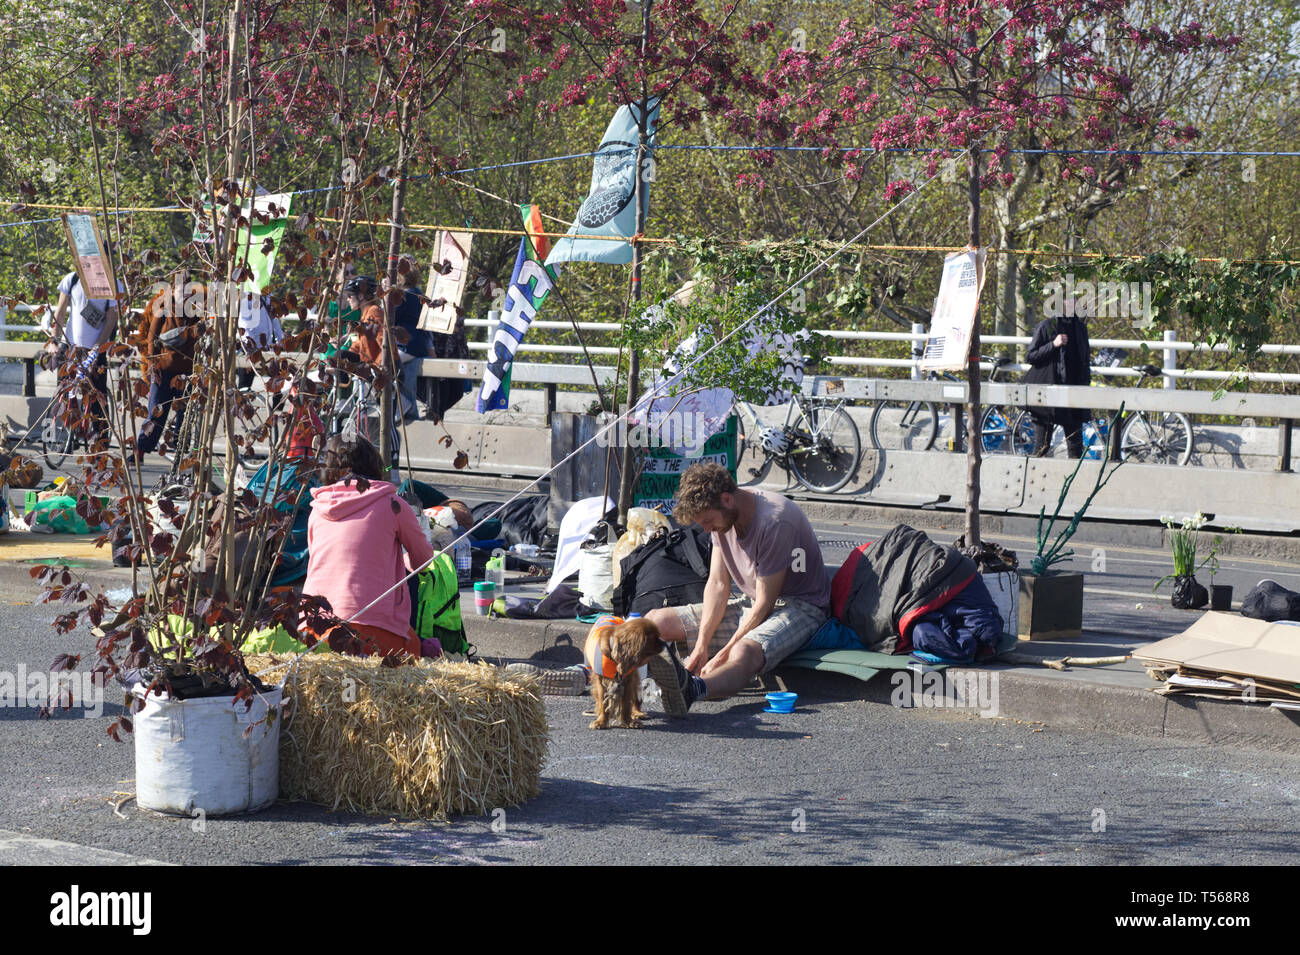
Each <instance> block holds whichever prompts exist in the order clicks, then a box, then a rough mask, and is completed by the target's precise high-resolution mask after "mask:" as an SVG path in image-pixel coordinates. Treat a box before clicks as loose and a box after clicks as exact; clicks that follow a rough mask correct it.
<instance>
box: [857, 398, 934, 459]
mask: <svg viewBox="0 0 1300 955" xmlns="http://www.w3.org/2000/svg"><path fill="white" fill-rule="evenodd" d="M938 433H939V418H938V415H936V414H935V411H934V405H933V404H932V403H930V402H928V401H882V402H879V403H878V404H877V405H876V407H875V410H874V411H872V412H871V443H872V445H873V446H875V447H877V448H879V449H880V450H882V451H889V450H892V451H929V450H930V448H932V447H933V446H934V436H935V435H936V434H938Z"/></svg>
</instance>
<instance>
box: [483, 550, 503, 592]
mask: <svg viewBox="0 0 1300 955" xmlns="http://www.w3.org/2000/svg"><path fill="white" fill-rule="evenodd" d="M485 579H487V580H490V581H492V583H494V584H496V589H497V596H498V597H501V596H504V595H505V592H506V558H505V554H503V553H502V554H497V555H496V556H495V557H489V558H488V562H487V568H486V573H485Z"/></svg>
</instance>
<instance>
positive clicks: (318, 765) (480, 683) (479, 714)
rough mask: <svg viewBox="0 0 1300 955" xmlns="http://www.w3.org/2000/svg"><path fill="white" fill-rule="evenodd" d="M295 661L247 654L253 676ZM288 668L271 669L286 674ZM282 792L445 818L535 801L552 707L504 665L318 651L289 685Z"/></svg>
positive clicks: (339, 805)
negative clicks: (390, 663)
mask: <svg viewBox="0 0 1300 955" xmlns="http://www.w3.org/2000/svg"><path fill="white" fill-rule="evenodd" d="M289 659H292V658H288V657H274V656H270V655H265V656H257V657H249V658H248V666H249V669H250V670H251V671H252V672H254V673H260V672H263V671H266V670H269V669H271V668H272V667H273V666H275V665H276V664H283V663H285V662H287V661H288V660H289ZM285 674H286V670H285V668H283V667H281V668H279V669H276V670H274V671H273V672H272V673H270V674H268V677H269V678H271V679H274V680H282V679H284V678H285ZM285 696H286V698H289V699H291V700H292V701H293V708H294V712H293V713H292V715H291V717H290V718H288V719H286V721H285V726H284V731H283V733H282V735H281V739H280V791H281V795H283V796H284V797H285V798H286V799H301V800H305V801H307V802H314V803H318V804H321V805H324V806H328V807H330V808H331V809H343V808H346V809H350V810H352V811H354V812H364V813H396V814H398V815H401V816H407V817H418V818H422V819H440V820H445V819H446V818H447V817H448V816H450V815H455V814H459V813H479V814H482V813H488V812H491V811H492V810H493V809H496V808H499V807H504V806H517V805H519V804H520V803H522V802H524V801H525V800H527V799H531V798H532V797H533V796H536V795H537V793H538V792H539V790H540V784H539V779H540V777H541V772H542V766H543V765H544V763H545V761H546V746H547V742H548V732H547V722H546V707H545V704H544V703H543V701H542V694H541V689H540V687H539V686H538V685H537V682H536V680H533V679H529V678H520V677H516V676H513V675H512V676H511V677H510V678H509V679H507V678H506V676H505V674H504V673H503V671H501V670H499V669H497V668H496V667H490V666H486V665H479V664H469V663H450V662H443V661H437V660H434V661H421V662H419V663H417V664H413V665H409V666H398V667H385V666H382V665H381V663H380V661H379V660H378V659H377V658H366V657H360V658H359V657H350V656H342V655H339V654H334V653H323V654H310V655H308V656H306V657H304V658H303V659H302V660H301V662H300V663H299V664H298V666H297V667H296V670H295V672H294V676H293V677H292V678H291V679H290V680H289V683H288V685H287V686H286V688H285Z"/></svg>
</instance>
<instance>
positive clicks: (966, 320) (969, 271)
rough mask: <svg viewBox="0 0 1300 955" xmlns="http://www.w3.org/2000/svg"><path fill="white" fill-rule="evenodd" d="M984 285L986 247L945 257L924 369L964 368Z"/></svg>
mask: <svg viewBox="0 0 1300 955" xmlns="http://www.w3.org/2000/svg"><path fill="white" fill-rule="evenodd" d="M983 287H984V250H983V249H980V250H978V251H967V252H954V253H953V254H952V255H949V256H947V257H946V258H945V259H944V260H943V278H942V279H941V280H940V281H939V296H938V298H936V299H935V300H934V315H933V317H932V318H931V319H930V336H929V338H927V339H926V341H925V352H924V354H923V355H922V356H921V370H922V371H965V370H966V363H967V360H968V359H969V357H970V341H971V332H972V331H973V330H974V327H975V312H976V310H977V309H978V308H979V301H980V290H981V289H982V288H983Z"/></svg>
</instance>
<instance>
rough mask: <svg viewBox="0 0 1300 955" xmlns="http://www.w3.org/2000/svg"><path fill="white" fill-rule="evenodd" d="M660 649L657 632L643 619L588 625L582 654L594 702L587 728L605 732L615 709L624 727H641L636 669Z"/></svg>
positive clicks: (642, 715)
mask: <svg viewBox="0 0 1300 955" xmlns="http://www.w3.org/2000/svg"><path fill="white" fill-rule="evenodd" d="M663 648H664V644H663V641H662V640H660V639H659V629H658V628H657V627H656V626H655V625H654V624H653V623H651V622H650V621H649V620H646V619H645V618H643V617H637V618H636V619H633V620H625V621H620V620H619V618H618V617H611V616H605V617H601V618H600V619H599V620H597V621H596V622H595V623H594V624H592V626H591V632H590V633H588V634H587V645H586V648H585V650H584V653H583V656H584V657H586V660H587V666H588V667H590V668H591V695H592V697H593V698H594V699H595V701H596V718H595V719H594V720H592V722H591V729H594V730H603V729H606V728H607V727H608V726H609V718H610V716H611V715H612V714H613V712H614V708H615V707H618V708H619V712H620V719H621V721H622V723H623V725H624V726H626V727H628V728H629V729H636V728H637V727H639V726H640V725H641V720H643V719H645V713H643V712H642V711H641V698H640V693H641V677H640V675H639V674H638V673H637V668H638V667H640V666H641V664H643V663H644V662H645V661H646V660H648V659H650V658H651V657H652V656H654V655H655V654H657V653H659V652H661V651H662V650H663Z"/></svg>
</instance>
